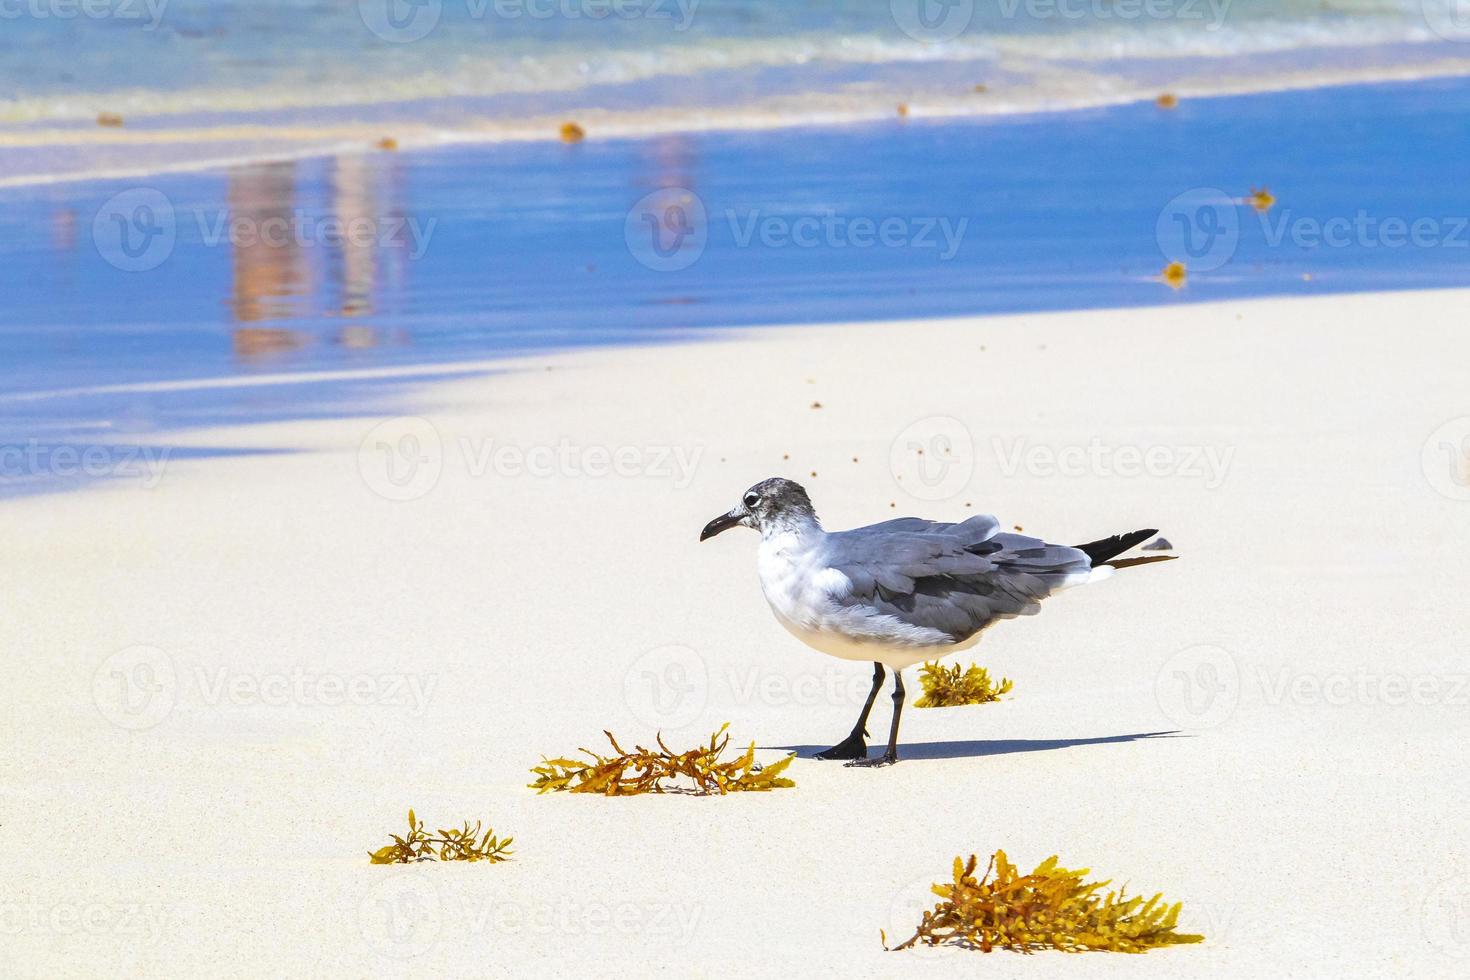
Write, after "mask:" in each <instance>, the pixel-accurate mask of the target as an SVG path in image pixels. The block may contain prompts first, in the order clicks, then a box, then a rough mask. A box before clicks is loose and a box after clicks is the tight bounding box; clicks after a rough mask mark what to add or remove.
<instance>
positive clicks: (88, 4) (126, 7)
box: [0, 0, 169, 31]
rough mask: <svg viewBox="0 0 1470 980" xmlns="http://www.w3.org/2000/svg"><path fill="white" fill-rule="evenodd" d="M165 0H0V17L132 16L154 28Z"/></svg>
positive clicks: (73, 18)
mask: <svg viewBox="0 0 1470 980" xmlns="http://www.w3.org/2000/svg"><path fill="white" fill-rule="evenodd" d="M168 3H169V0H0V20H21V19H23V18H30V19H32V20H77V19H83V20H134V21H144V22H145V23H144V24H143V30H145V31H152V30H157V28H158V25H159V24H161V23H162V22H163V15H164V12H165V11H166V10H167V9H168Z"/></svg>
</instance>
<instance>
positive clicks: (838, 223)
mask: <svg viewBox="0 0 1470 980" xmlns="http://www.w3.org/2000/svg"><path fill="white" fill-rule="evenodd" d="M725 221H726V222H727V223H728V224H729V226H730V235H731V237H732V238H733V239H734V241H735V247H736V248H749V247H750V246H751V244H752V243H755V242H759V243H760V245H761V246H762V247H763V248H826V249H849V248H855V249H869V248H888V249H900V248H903V249H915V250H920V251H923V250H933V252H934V253H935V257H936V258H938V260H939V261H940V262H948V261H949V260H950V259H952V258H954V257H955V256H956V255H958V254H959V251H960V246H961V245H962V244H963V243H964V240H965V231H966V230H967V229H968V228H969V226H970V219H969V218H965V217H961V218H958V219H955V218H950V217H947V216H929V217H923V216H920V217H905V216H900V215H887V216H884V217H880V218H875V217H870V216H868V215H846V214H838V213H837V212H836V211H824V212H822V213H821V214H801V215H794V216H793V215H783V214H765V213H763V212H762V211H761V210H760V209H759V208H752V209H750V210H748V211H744V212H740V211H736V210H735V209H733V208H732V209H729V210H727V211H726V212H725Z"/></svg>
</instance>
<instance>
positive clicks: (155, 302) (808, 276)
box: [0, 81, 1470, 490]
mask: <svg viewBox="0 0 1470 980" xmlns="http://www.w3.org/2000/svg"><path fill="white" fill-rule="evenodd" d="M1467 137H1470V82H1466V81H1442V82H1420V83H1414V84H1408V85H1381V86H1359V87H1351V88H1341V89H1322V90H1315V91H1305V92H1293V93H1281V94H1275V95H1266V96H1250V97H1233V98H1222V99H1212V100H1201V101H1190V102H1185V103H1184V104H1183V105H1181V106H1180V107H1179V108H1178V109H1176V110H1173V111H1161V110H1159V109H1156V108H1155V107H1153V106H1151V105H1150V106H1123V107H1116V108H1110V109H1104V110H1095V111H1087V112H1077V113H1069V114H1045V115H1035V116H1024V117H1017V118H1010V119H1005V120H990V121H969V122H958V121H950V122H943V123H926V122H922V121H906V122H902V121H895V122H892V123H884V124H870V125H861V126H847V127H831V128H825V129H809V130H804V131H799V132H794V131H784V130H783V131H766V132H755V133H744V134H739V133H737V134H705V135H695V136H683V137H660V138H657V139H645V140H621V141H619V140H608V141H596V142H587V143H583V144H579V145H573V146H564V145H560V144H520V145H510V146H498V147H479V148H468V147H455V148H447V149H444V150H440V151H426V152H419V153H374V154H367V155H355V156H348V157H338V158H328V159H322V160H311V161H303V162H296V163H277V164H268V165H252V166H247V167H241V168H237V169H235V170H232V171H229V172H221V173H204V174H193V175H179V176H168V177H160V178H155V179H150V180H146V181H110V182H90V183H77V184H63V185H56V186H53V187H49V188H44V189H39V190H38V189H12V190H9V191H0V295H3V296H4V297H5V300H6V303H5V307H4V312H3V314H0V444H19V443H21V442H23V441H25V440H31V439H40V440H43V441H45V442H46V443H47V444H48V445H61V444H69V443H76V442H77V441H78V440H82V441H83V442H84V443H85V444H89V445H90V444H98V443H99V441H100V442H101V443H102V444H111V443H113V442H117V443H129V442H140V441H141V442H157V441H158V440H159V439H163V438H165V437H163V436H160V435H159V433H166V432H167V431H168V430H171V429H174V428H178V427H182V426H197V425H206V424H213V423H219V422H250V421H262V420H271V419H283V418H301V417H314V416H332V415H337V416H340V415H352V414H360V413H361V414H366V413H376V412H383V411H388V410H390V409H391V408H392V407H393V406H395V405H404V404H406V403H405V402H404V400H403V399H402V398H401V397H400V396H401V394H402V386H403V384H404V383H405V379H402V378H394V379H373V378H370V377H360V376H352V375H350V374H343V372H354V371H359V370H362V369H369V370H371V369H380V368H391V367H404V366H413V365H434V364H451V363H454V362H460V361H465V360H478V359H486V358H496V357H500V356H503V355H508V354H520V353H526V352H531V351H544V350H553V349H559V348H566V347H579V346H588V345H608V344H620V343H627V342H635V341H636V342H646V341H657V340H670V339H684V338H689V337H691V336H694V337H697V336H698V334H699V332H700V331H702V330H706V329H708V328H711V327H738V326H754V325H761V324H778V323H801V322H820V321H846V320H865V319H902V318H911V317H930V316H943V315H957V314H977V313H1001V312H1012V311H1026V310H1048V309H1080V308H1094V307H1117V306H1131V305H1150V304H1176V303H1190V302H1198V301H1208V300H1219V299H1227V298H1233V297H1249V296H1265V295H1317V294H1322V293H1328V292H1347V291H1360V290H1382V289H1409V288H1434V287H1451V286H1465V285H1470V233H1467V232H1466V231H1465V229H1464V223H1465V218H1464V216H1466V215H1470V189H1467V188H1466V187H1465V186H1464V185H1463V183H1462V182H1459V181H1456V180H1453V179H1449V175H1452V174H1454V173H1455V172H1457V168H1458V165H1459V156H1460V148H1462V147H1463V146H1465V145H1467ZM1260 185H1268V186H1269V188H1270V192H1271V194H1272V195H1274V197H1275V198H1276V202H1277V203H1276V204H1275V206H1274V207H1273V208H1272V209H1271V210H1270V211H1269V212H1267V214H1266V215H1265V218H1264V219H1263V218H1261V217H1258V216H1257V215H1256V212H1255V211H1253V210H1252V209H1250V208H1248V207H1246V206H1244V205H1241V204H1238V203H1233V202H1232V203H1228V204H1227V205H1225V206H1221V207H1214V206H1213V205H1212V206H1206V207H1204V208H1201V207H1200V206H1199V205H1198V204H1197V202H1196V203H1191V204H1190V205H1189V206H1188V207H1186V208H1185V209H1184V210H1183V211H1182V212H1180V213H1182V215H1183V220H1185V221H1187V222H1190V223H1191V231H1192V238H1191V241H1190V242H1189V243H1187V245H1186V246H1184V247H1186V248H1187V249H1188V250H1189V254H1168V253H1169V252H1170V251H1171V250H1176V251H1177V249H1178V247H1180V246H1179V243H1178V242H1176V241H1174V237H1173V236H1171V235H1170V234H1168V233H1165V234H1164V235H1163V236H1162V237H1161V235H1160V228H1161V227H1163V228H1165V229H1168V228H1171V227H1173V226H1174V225H1176V224H1177V222H1178V220H1179V219H1180V214H1177V213H1174V211H1177V210H1178V209H1177V208H1175V209H1174V211H1171V206H1170V202H1171V201H1173V200H1174V199H1175V198H1176V197H1177V196H1178V195H1180V194H1181V193H1184V192H1189V191H1190V190H1191V189H1195V188H1218V189H1220V190H1221V191H1223V192H1225V193H1226V194H1227V195H1231V196H1236V195H1238V196H1241V197H1243V196H1245V195H1246V194H1248V193H1249V191H1250V190H1251V188H1253V187H1257V186H1260ZM673 188H679V190H672V189H673ZM650 193H656V194H659V195H663V196H661V197H659V198H657V199H656V200H655V206H654V207H653V208H652V209H651V210H650V209H649V208H648V207H647V206H646V205H645V206H641V207H640V206H637V205H638V202H639V201H640V199H643V198H644V197H645V195H648V194H650ZM139 194H147V195H150V196H149V197H148V198H147V200H149V201H151V202H153V204H155V205H158V208H159V209H158V210H150V211H149V213H148V214H147V215H146V217H148V218H149V220H150V221H151V222H152V223H153V225H158V223H159V219H161V218H167V217H169V214H168V213H165V211H164V210H163V209H167V211H168V212H171V216H172V219H173V221H172V224H173V227H174V229H175V233H174V235H173V237H172V239H170V240H167V241H166V242H165V246H166V247H165V248H164V250H163V251H162V252H155V254H151V255H150V254H148V250H147V249H144V250H143V251H142V252H141V253H139V254H140V255H141V260H142V261H143V262H144V263H145V264H147V263H150V262H153V263H154V264H155V265H156V267H152V268H148V269H146V270H141V271H127V268H128V267H129V263H131V262H134V261H135V258H134V257H130V255H129V254H127V253H125V252H121V251H119V246H120V244H121V238H120V237H119V235H120V231H119V230H118V228H119V226H118V225H117V219H119V218H121V219H122V222H123V226H124V227H126V228H127V229H128V230H129V231H135V230H136V229H135V228H134V227H133V226H134V225H135V224H136V223H137V220H138V217H139V214H138V212H137V209H136V207H135V206H134V204H135V203H136V200H137V195H139ZM670 194H673V195H675V196H674V197H673V198H669V197H668V196H667V195H670ZM1211 194H1213V192H1208V193H1206V195H1205V198H1204V200H1206V201H1212V200H1214V198H1213V197H1211V196H1210V195H1211ZM119 195H122V197H121V200H122V201H123V202H124V205H125V207H123V208H122V210H121V211H120V212H119V210H118V206H117V205H116V203H109V202H116V201H117V200H119ZM696 199H697V201H698V202H699V204H700V205H702V207H703V210H704V217H703V218H702V219H698V220H697V221H695V223H694V224H693V225H690V224H689V223H688V219H689V216H690V215H696V217H697V213H696V212H697V209H696V208H694V207H693V205H694V201H695V200H696ZM671 201H672V202H674V203H676V204H680V208H678V209H676V211H675V212H670V211H669V210H668V205H669V203H670V202H671ZM681 202H682V203H681ZM650 214H651V215H652V216H653V217H652V220H653V221H654V222H655V224H654V225H649V224H648V220H649V218H648V216H649V215H650ZM671 214H672V215H675V216H676V218H677V220H673V219H670V215H671ZM630 215H631V217H630ZM1230 215H1233V216H1234V220H1235V221H1236V222H1237V225H1238V234H1236V235H1235V236H1233V238H1232V239H1231V242H1232V243H1233V251H1232V252H1230V253H1229V255H1228V258H1229V260H1228V261H1226V262H1224V264H1221V265H1219V267H1218V268H1213V269H1210V268H1207V267H1208V266H1210V265H1212V264H1216V263H1215V261H1212V260H1219V258H1220V254H1221V253H1220V251H1219V249H1220V248H1222V247H1224V246H1221V245H1220V244H1219V241H1218V239H1219V230H1218V226H1219V223H1220V220H1221V218H1222V217H1227V216H1230ZM1359 216H1362V217H1363V218H1365V219H1366V220H1367V221H1368V222H1369V225H1368V226H1367V227H1369V228H1370V230H1369V231H1368V232H1352V233H1351V234H1350V236H1349V240H1348V241H1347V242H1346V243H1345V244H1342V245H1331V244H1321V245H1315V246H1313V245H1312V244H1311V240H1310V239H1311V236H1310V235H1307V236H1305V238H1302V237H1301V236H1298V235H1295V232H1296V231H1300V230H1301V229H1303V228H1305V229H1306V230H1307V231H1308V232H1310V231H1311V229H1312V228H1313V227H1314V226H1315V227H1318V228H1321V227H1324V226H1326V225H1327V223H1329V222H1330V221H1332V220H1333V219H1337V221H1338V223H1339V224H1341V223H1342V222H1344V221H1348V222H1351V221H1354V220H1359V223H1360V224H1361V219H1359ZM271 218H278V219H287V220H289V221H295V222H299V223H300V224H301V226H302V227H305V228H308V229H314V230H319V229H320V228H322V227H323V226H325V225H326V224H327V223H329V222H331V221H334V220H336V221H340V222H342V223H343V224H344V226H345V225H348V224H350V223H352V222H354V221H356V222H360V223H365V224H364V227H368V228H370V229H371V230H372V231H373V236H372V237H371V240H367V239H364V240H362V241H360V242H359V243H358V244H356V245H353V244H344V243H341V242H333V243H323V242H322V241H320V240H317V239H316V238H312V239H310V240H303V239H300V238H299V237H298V236H295V235H294V234H293V235H291V236H288V238H287V240H285V242H284V244H266V243H261V242H254V241H249V240H243V239H242V240H240V241H237V242H233V243H232V242H231V241H230V239H229V236H228V235H225V236H224V237H222V238H219V239H217V240H212V236H213V235H215V234H218V233H219V231H218V227H217V226H219V224H220V222H222V221H223V222H228V221H233V220H235V219H244V220H246V221H247V222H248V227H252V228H261V227H264V226H265V223H266V222H267V221H268V220H269V219H271ZM1387 219H1403V221H1404V222H1405V223H1406V224H1408V223H1412V222H1414V221H1416V220H1418V221H1420V222H1421V223H1422V222H1424V221H1428V222H1431V223H1432V226H1433V230H1434V231H1435V238H1434V240H1433V241H1429V240H1428V239H1425V238H1424V236H1421V241H1419V242H1418V243H1417V244H1416V243H1415V242H1414V241H1412V240H1406V241H1403V242H1398V241H1397V239H1396V238H1395V237H1394V236H1393V235H1391V234H1382V233H1380V232H1378V231H1376V230H1373V229H1376V228H1377V227H1379V226H1380V225H1382V224H1383V223H1384V222H1385V221H1386V220H1387ZM666 220H669V221H670V222H671V224H673V225H677V226H678V228H680V229H684V230H685V231H686V232H687V233H688V234H686V236H685V239H684V241H685V245H684V246H683V247H682V250H681V249H680V248H671V247H669V246H671V244H672V243H673V242H674V238H672V237H670V228H669V227H666V226H665V225H664V224H662V223H661V222H665V221H666ZM753 220H754V221H755V225H754V226H752V224H751V223H752V221H753ZM884 222H887V223H888V224H889V225H890V226H892V227H893V228H895V229H896V230H897V231H898V232H900V233H899V234H897V235H896V236H895V237H893V238H892V240H891V241H890V243H889V244H886V245H885V244H883V243H882V242H880V241H876V240H875V241H874V242H873V243H872V244H869V245H867V246H865V247H859V246H854V245H852V244H851V243H850V241H849V239H850V238H851V235H852V233H853V232H854V230H859V229H861V228H862V227H864V226H865V224H866V226H868V227H870V228H877V227H880V226H882V225H883V224H884ZM946 226H947V227H948V228H950V229H951V231H954V230H956V229H963V232H962V234H960V235H958V236H957V237H955V238H954V239H953V241H949V242H947V241H946V240H945V239H944V237H943V235H942V234H941V232H940V231H939V230H938V229H940V228H942V227H946ZM410 227H417V228H418V229H419V230H420V235H419V237H417V238H415V237H414V236H413V235H411V234H409V233H408V232H407V231H403V230H400V231H399V232H398V233H397V237H396V238H394V237H393V235H392V234H389V231H388V230H391V229H394V228H397V229H406V228H410ZM750 227H756V228H766V229H773V230H774V231H773V232H771V234H774V236H775V237H771V235H770V234H768V235H767V236H766V237H764V238H763V236H762V233H761V232H760V231H756V232H753V233H751V236H750V238H749V240H748V241H743V240H742V238H743V236H744V235H745V234H746V229H747V228H750ZM800 227H807V228H808V229H816V230H815V231H814V232H813V234H815V235H816V238H815V239H814V243H813V244H798V243H793V242H792V241H789V240H787V239H786V238H784V237H782V235H781V234H780V233H781V232H782V231H783V229H784V230H785V231H786V232H787V233H789V232H790V231H792V230H793V229H797V228H800ZM654 228H658V229H659V232H660V234H661V235H662V236H663V237H662V238H661V239H660V245H662V246H664V247H665V250H666V251H667V252H668V255H667V256H663V255H661V254H660V253H659V252H658V251H657V250H654V249H653V248H652V246H653V242H654V239H653V238H652V237H651V232H652V230H653V229H654ZM827 228H836V229H837V231H836V232H830V231H825V230H823V229H827ZM1278 228H1285V229H1291V230H1292V232H1290V233H1283V237H1282V239H1281V241H1280V242H1279V243H1277V244H1272V241H1271V237H1270V236H1271V234H1273V233H1274V230H1275V229H1278ZM926 229H928V231H927V234H928V235H929V238H930V239H931V240H932V244H926V243H925V242H924V241H921V240H920V239H921V238H922V236H923V235H925V234H926ZM1212 234H1213V237H1212ZM385 235H386V236H387V240H384V237H383V236H385ZM859 237H861V235H860V236H859ZM1294 237H1295V238H1296V240H1295V241H1294ZM1400 237H1402V236H1400ZM142 242H143V239H141V238H140V239H138V241H137V242H135V244H140V243H142ZM690 242H692V243H693V244H692V245H690V244H688V243H690ZM156 244H157V243H156V242H150V243H149V245H150V247H152V246H154V245H156ZM1211 246H1214V247H1213V248H1212V247H1211ZM951 248H952V250H953V254H948V253H949V251H950V250H951ZM135 251H136V249H135ZM691 257H692V261H689V262H688V263H687V267H683V268H670V267H669V266H670V265H673V266H681V265H686V263H685V260H686V259H691ZM1171 258H1179V259H1183V260H1184V261H1185V262H1186V263H1187V264H1188V265H1189V266H1191V268H1192V269H1195V270H1196V271H1194V272H1192V273H1191V274H1190V276H1189V278H1188V281H1187V284H1186V285H1185V287H1184V288H1183V289H1181V290H1178V291H1175V290H1173V289H1171V288H1169V287H1168V286H1166V285H1164V284H1163V283H1162V282H1160V281H1159V279H1158V275H1159V272H1160V270H1161V268H1162V267H1163V265H1164V264H1165V262H1166V261H1167V260H1169V259H1171ZM155 260H157V261H156V262H155ZM1386 326H1387V325H1386ZM305 371H315V372H327V373H328V377H326V378H318V379H315V380H313V381H312V382H311V383H309V384H274V383H272V384H258V385H249V386H241V385H240V384H239V382H242V381H249V380H252V379H266V380H269V379H272V378H275V377H276V376H278V375H288V376H289V375H293V374H298V375H299V373H300V372H305ZM200 379H209V380H210V381H211V384H212V385H215V386H211V387H206V388H202V389H201V388H194V387H189V386H186V387H185V390H181V391H172V392H170V391H158V390H138V389H126V387H125V390H101V391H98V390H91V389H97V388H99V387H100V388H104V389H116V388H117V386H130V385H134V386H145V389H146V386H149V385H156V383H158V382H164V381H178V380H182V381H187V382H194V381H198V380H200ZM231 379H234V380H231ZM165 441H166V440H165ZM3 479H4V475H3V474H0V482H3ZM10 489H11V490H14V489H15V486H14V485H13V481H12V485H11V487H10Z"/></svg>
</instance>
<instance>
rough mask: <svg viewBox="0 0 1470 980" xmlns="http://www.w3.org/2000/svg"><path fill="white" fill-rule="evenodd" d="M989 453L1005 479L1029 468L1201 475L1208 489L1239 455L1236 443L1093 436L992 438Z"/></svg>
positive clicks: (1126, 476) (1039, 472)
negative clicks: (1055, 440)
mask: <svg viewBox="0 0 1470 980" xmlns="http://www.w3.org/2000/svg"><path fill="white" fill-rule="evenodd" d="M990 448H991V452H993V453H994V454H995V458H996V459H997V460H998V461H999V464H1000V472H1001V474H1002V475H1003V476H1005V477H1006V478H1007V479H1013V478H1015V477H1016V475H1017V474H1019V473H1022V472H1025V473H1026V474H1027V475H1028V476H1034V477H1039V478H1044V479H1050V478H1052V477H1058V476H1060V477H1101V478H1103V479H1123V480H1136V479H1139V478H1143V477H1147V478H1150V479H1184V480H1198V481H1200V482H1201V483H1202V484H1203V485H1204V487H1205V489H1206V490H1216V489H1219V487H1220V486H1221V485H1222V484H1223V483H1224V482H1225V478H1226V476H1227V475H1228V474H1229V472H1230V465H1231V463H1232V462H1233V461H1234V459H1235V447H1234V446H1166V445H1158V444H1155V445H1147V446H1138V445H1127V444H1124V445H1113V444H1111V443H1106V442H1103V441H1102V440H1101V439H1099V438H1097V437H1096V436H1094V437H1093V438H1092V439H1090V440H1088V442H1087V444H1086V445H1085V446H1084V445H1076V444H1074V445H1066V446H1049V445H1041V444H1036V445H1033V444H1032V443H1030V442H1029V441H1028V440H1026V439H1010V440H1006V439H1001V438H999V437H996V438H993V439H991V441H990Z"/></svg>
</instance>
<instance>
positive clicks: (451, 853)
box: [370, 809, 515, 864]
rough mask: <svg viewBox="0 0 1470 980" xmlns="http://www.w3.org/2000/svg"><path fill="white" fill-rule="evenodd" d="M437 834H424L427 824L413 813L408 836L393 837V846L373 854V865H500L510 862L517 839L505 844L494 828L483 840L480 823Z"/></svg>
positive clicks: (410, 817) (382, 848)
mask: <svg viewBox="0 0 1470 980" xmlns="http://www.w3.org/2000/svg"><path fill="white" fill-rule="evenodd" d="M438 833H439V836H438V837H432V836H430V835H429V834H428V833H427V832H426V831H425V830H424V822H423V821H422V820H419V819H417V818H416V817H415V816H414V813H413V810H411V809H410V810H409V811H408V836H407V837H400V836H398V835H397V834H390V835H389V836H391V837H392V838H393V843H391V844H389V845H388V846H387V847H380V848H378V849H377V850H376V851H373V852H371V854H370V857H371V858H372V861H373V863H374V864H410V863H413V862H416V861H435V860H438V861H489V862H490V863H491V864H499V863H500V862H501V861H505V860H508V859H509V858H510V856H511V854H512V853H513V852H512V851H511V850H509V848H510V845H511V842H512V841H513V840H515V838H513V837H507V838H505V839H504V840H502V839H500V838H499V837H496V836H495V831H494V830H493V829H491V828H486V830H485V833H484V836H481V834H480V822H479V821H478V820H476V821H475V826H474V827H473V828H471V827H470V822H469V821H468V820H466V821H465V823H464V826H463V827H461V828H460V829H458V830H456V829H454V828H452V827H451V828H449V829H447V830H440V831H439V832H438ZM436 849H437V851H436Z"/></svg>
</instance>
